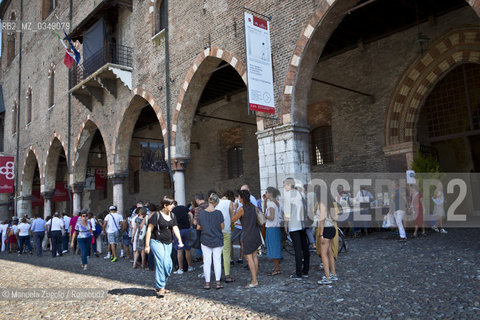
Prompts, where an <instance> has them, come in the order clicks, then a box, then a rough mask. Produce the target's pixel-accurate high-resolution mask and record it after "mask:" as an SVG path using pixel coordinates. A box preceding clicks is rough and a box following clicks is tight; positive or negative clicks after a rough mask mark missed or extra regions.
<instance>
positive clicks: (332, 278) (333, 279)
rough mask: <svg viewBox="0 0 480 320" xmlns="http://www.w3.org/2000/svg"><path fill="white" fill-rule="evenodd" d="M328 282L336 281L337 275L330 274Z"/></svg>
mask: <svg viewBox="0 0 480 320" xmlns="http://www.w3.org/2000/svg"><path fill="white" fill-rule="evenodd" d="M330 280H332V281H338V277H337V275H336V274H333V273H331V274H330Z"/></svg>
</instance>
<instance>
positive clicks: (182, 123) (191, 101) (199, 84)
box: [165, 46, 247, 158]
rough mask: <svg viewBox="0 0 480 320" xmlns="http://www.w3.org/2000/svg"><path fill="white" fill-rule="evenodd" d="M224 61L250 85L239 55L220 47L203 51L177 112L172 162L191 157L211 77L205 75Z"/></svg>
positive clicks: (183, 89) (189, 75) (188, 77)
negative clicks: (194, 130) (200, 107)
mask: <svg viewBox="0 0 480 320" xmlns="http://www.w3.org/2000/svg"><path fill="white" fill-rule="evenodd" d="M221 60H223V61H225V62H227V63H228V64H230V65H231V66H232V67H233V68H234V69H235V70H236V71H237V72H238V74H239V75H240V76H241V77H242V79H243V82H244V83H245V84H246V83H247V72H246V71H247V69H246V66H245V64H244V63H243V62H242V61H241V60H240V58H239V57H238V56H237V55H235V54H233V53H231V52H229V51H227V50H225V49H223V48H220V47H217V46H212V47H211V48H207V49H205V50H203V51H202V52H201V53H200V54H199V55H198V56H197V58H196V59H195V61H194V63H193V64H192V66H191V67H190V69H189V70H188V72H187V75H186V77H185V80H184V82H183V83H182V87H181V88H180V92H179V94H178V99H177V104H176V107H175V110H174V111H173V117H172V136H171V139H172V146H171V149H170V150H171V155H172V158H184V157H186V158H188V157H189V155H190V143H189V142H190V132H191V128H192V124H193V118H194V115H195V110H196V109H197V104H198V100H199V99H200V96H201V94H202V91H203V88H204V87H205V85H206V83H207V82H208V78H209V74H205V73H204V72H203V71H209V70H211V69H214V68H215V67H217V66H218V63H219V61H221ZM165 141H166V140H165Z"/></svg>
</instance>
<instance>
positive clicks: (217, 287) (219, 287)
mask: <svg viewBox="0 0 480 320" xmlns="http://www.w3.org/2000/svg"><path fill="white" fill-rule="evenodd" d="M215 289H217V290H218V289H223V285H222V283H221V282H220V281H217V285H216V287H215Z"/></svg>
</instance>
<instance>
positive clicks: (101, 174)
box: [95, 168, 107, 190]
mask: <svg viewBox="0 0 480 320" xmlns="http://www.w3.org/2000/svg"><path fill="white" fill-rule="evenodd" d="M106 183H107V170H105V169H103V168H97V169H95V190H105V185H106Z"/></svg>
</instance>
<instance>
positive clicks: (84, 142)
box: [68, 115, 112, 185]
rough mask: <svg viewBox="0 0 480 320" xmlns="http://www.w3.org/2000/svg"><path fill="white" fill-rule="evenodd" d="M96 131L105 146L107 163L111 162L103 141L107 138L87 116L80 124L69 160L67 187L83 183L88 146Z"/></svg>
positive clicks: (105, 141)
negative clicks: (69, 168) (69, 169)
mask: <svg viewBox="0 0 480 320" xmlns="http://www.w3.org/2000/svg"><path fill="white" fill-rule="evenodd" d="M97 129H98V130H99V131H100V134H101V136H102V139H103V143H104V145H105V150H106V157H107V163H110V162H109V160H110V161H111V158H112V153H111V148H109V143H108V141H107V140H106V139H105V138H106V137H107V136H105V134H104V133H105V132H104V131H103V130H102V129H101V128H100V127H98V126H97V124H96V123H95V122H93V121H92V120H91V119H90V115H88V116H87V119H86V120H85V121H84V122H83V123H82V126H81V129H80V131H79V133H78V135H77V138H76V139H75V144H74V148H73V157H72V159H71V172H70V177H69V179H68V180H69V185H73V184H75V183H78V182H84V181H85V175H86V172H87V163H88V154H89V152H90V145H91V144H92V140H93V137H94V135H95V131H97Z"/></svg>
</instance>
